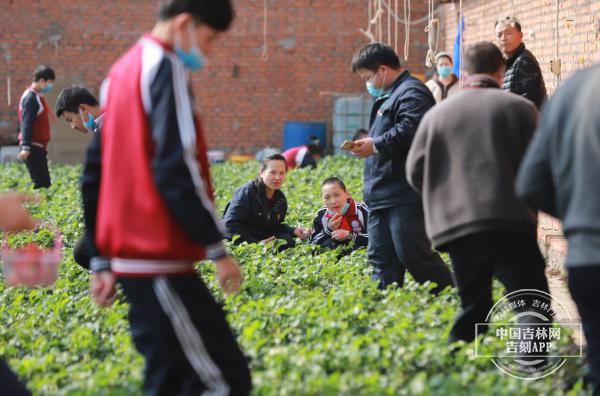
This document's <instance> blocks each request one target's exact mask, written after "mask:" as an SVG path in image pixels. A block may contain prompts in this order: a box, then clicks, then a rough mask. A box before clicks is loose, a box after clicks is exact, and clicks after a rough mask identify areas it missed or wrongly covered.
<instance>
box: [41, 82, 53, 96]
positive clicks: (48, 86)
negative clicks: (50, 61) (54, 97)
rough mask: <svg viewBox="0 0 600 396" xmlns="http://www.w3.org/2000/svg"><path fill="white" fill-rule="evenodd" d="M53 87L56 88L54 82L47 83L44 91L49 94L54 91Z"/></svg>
mask: <svg viewBox="0 0 600 396" xmlns="http://www.w3.org/2000/svg"><path fill="white" fill-rule="evenodd" d="M52 88H54V85H52V84H46V86H45V87H44V88H42V93H44V94H47V93H50V92H52Z"/></svg>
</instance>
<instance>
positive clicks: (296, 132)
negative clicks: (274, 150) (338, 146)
mask: <svg viewBox="0 0 600 396" xmlns="http://www.w3.org/2000/svg"><path fill="white" fill-rule="evenodd" d="M311 136H316V137H318V138H319V140H320V141H321V147H323V148H325V147H327V124H325V123H324V122H294V121H286V122H285V123H284V124H283V151H285V150H287V149H290V148H292V147H298V146H303V145H305V144H309V143H310V137H311Z"/></svg>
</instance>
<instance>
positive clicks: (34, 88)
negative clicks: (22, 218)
mask: <svg viewBox="0 0 600 396" xmlns="http://www.w3.org/2000/svg"><path fill="white" fill-rule="evenodd" d="M54 79H55V75H54V70H52V69H51V68H50V67H48V66H43V65H40V66H38V67H37V68H36V69H35V72H34V73H33V83H32V84H31V85H30V86H29V87H28V88H27V89H26V90H25V92H23V95H22V96H21V100H20V101H19V122H20V133H19V144H20V145H21V152H20V153H19V159H20V160H22V161H24V162H25V164H26V165H27V170H28V171H29V175H30V176H31V180H33V184H34V187H35V188H36V189H37V188H48V187H50V184H51V183H50V172H49V171H48V151H47V150H48V142H50V118H49V115H50V109H49V107H48V104H47V103H46V100H45V99H44V94H46V93H49V92H50V91H52V87H53V86H52V83H53V82H54Z"/></svg>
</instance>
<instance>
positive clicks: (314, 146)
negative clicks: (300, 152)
mask: <svg viewBox="0 0 600 396" xmlns="http://www.w3.org/2000/svg"><path fill="white" fill-rule="evenodd" d="M308 140H309V141H310V143H309V144H308V145H307V146H306V147H307V148H308V151H309V152H310V153H311V154H315V155H321V154H323V147H321V139H319V138H318V137H316V136H311V137H309V138H308Z"/></svg>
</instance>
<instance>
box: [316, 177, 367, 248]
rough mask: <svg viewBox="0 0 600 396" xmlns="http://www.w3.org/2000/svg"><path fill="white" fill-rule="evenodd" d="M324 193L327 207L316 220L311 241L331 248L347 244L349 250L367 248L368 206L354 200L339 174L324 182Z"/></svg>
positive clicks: (322, 194) (319, 212) (323, 208)
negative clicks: (338, 176)
mask: <svg viewBox="0 0 600 396" xmlns="http://www.w3.org/2000/svg"><path fill="white" fill-rule="evenodd" d="M321 196H322V198H323V203H324V204H325V206H324V207H322V208H321V209H319V211H318V212H317V216H316V217H315V219H314V220H313V233H312V235H311V236H310V243H311V244H313V245H319V246H321V247H324V248H330V249H335V248H336V247H338V246H340V245H344V246H348V247H349V249H345V251H348V252H349V251H352V250H357V249H360V248H366V247H367V245H368V244H369V237H368V236H367V220H368V218H369V209H368V208H367V205H365V204H364V203H362V202H356V201H354V199H352V197H351V196H350V194H348V191H347V189H346V185H345V184H344V182H343V181H342V180H340V179H338V178H337V177H330V178H328V179H325V180H324V181H323V183H322V184H321Z"/></svg>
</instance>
